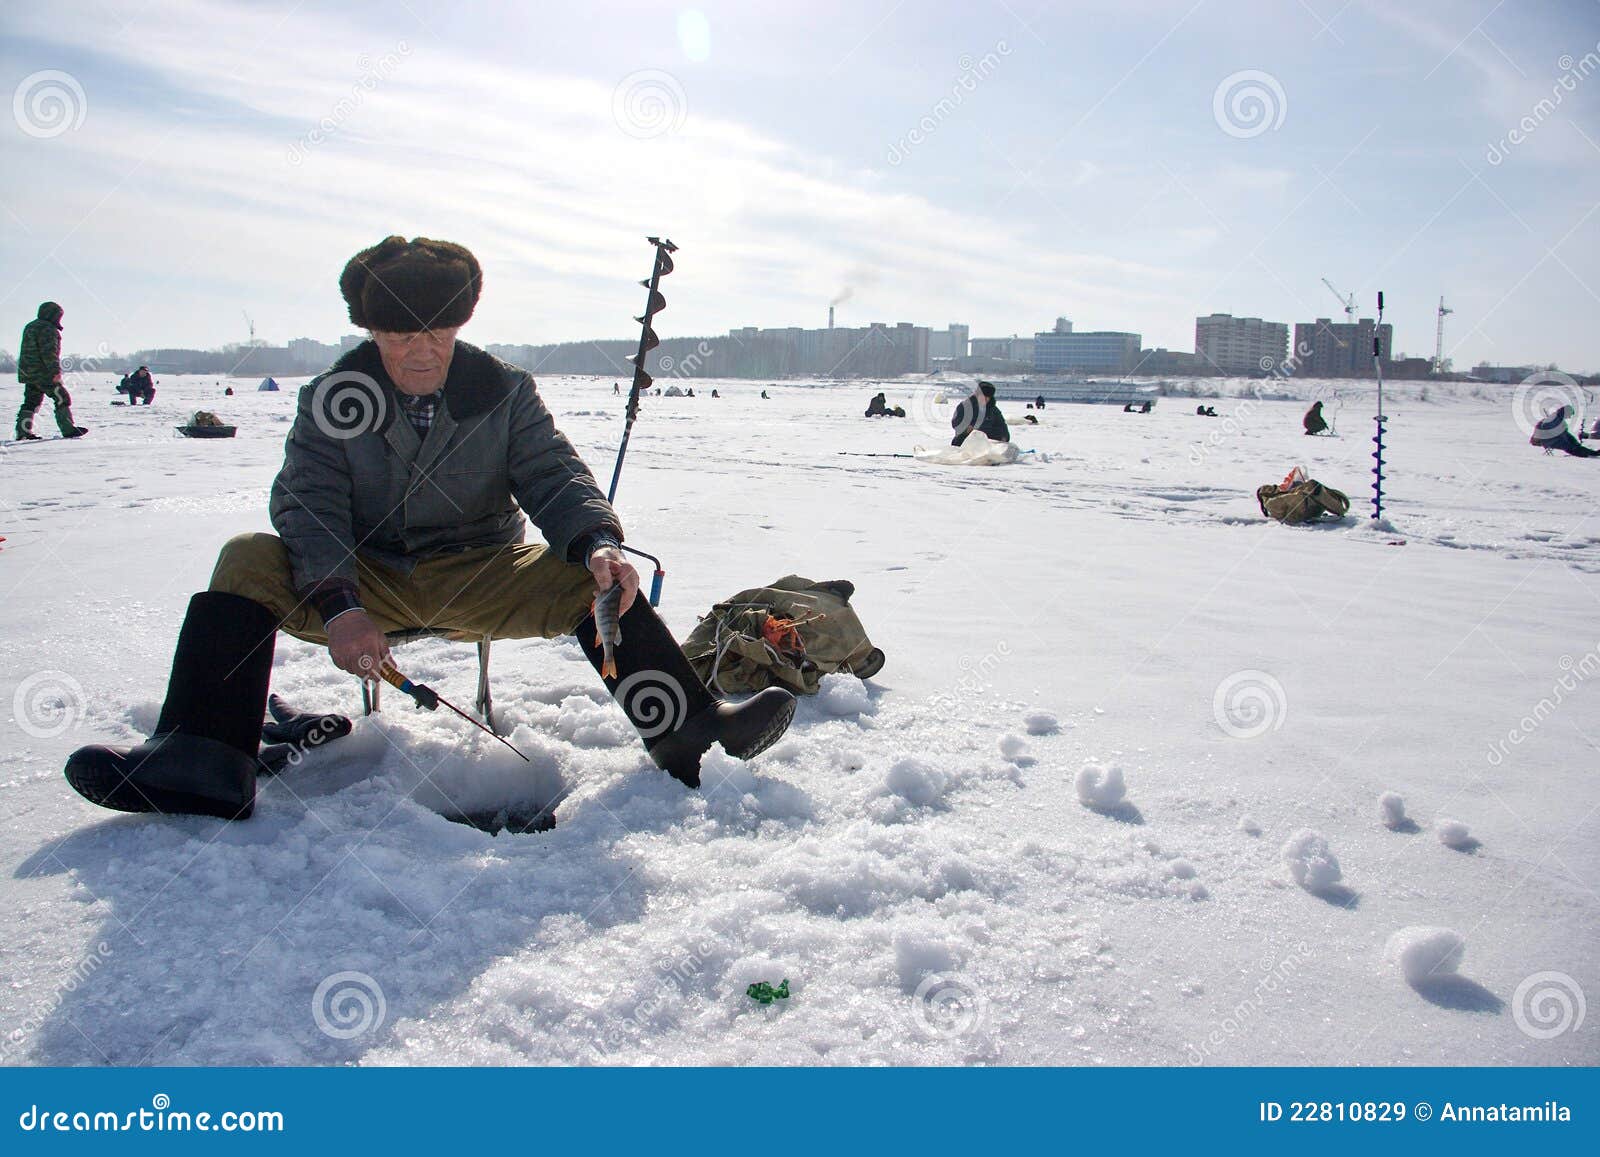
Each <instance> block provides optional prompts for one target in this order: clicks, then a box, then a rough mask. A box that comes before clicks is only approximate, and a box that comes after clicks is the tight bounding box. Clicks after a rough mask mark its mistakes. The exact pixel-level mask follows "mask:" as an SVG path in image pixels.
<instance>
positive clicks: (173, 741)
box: [64, 734, 255, 820]
mask: <svg viewBox="0 0 1600 1157" xmlns="http://www.w3.org/2000/svg"><path fill="white" fill-rule="evenodd" d="M150 743H154V744H156V745H157V746H156V748H155V750H153V751H145V750H143V748H144V747H146V746H149V744H150ZM191 767H193V768H198V769H204V770H205V772H206V773H207V774H208V775H212V776H215V777H216V779H217V781H218V784H219V786H221V785H223V784H226V783H227V782H228V780H229V779H230V777H231V779H232V780H233V782H234V785H235V788H236V791H237V794H236V795H234V796H233V798H219V797H218V795H203V794H201V793H200V792H197V791H191V790H186V789H185V788H186V786H187V785H181V784H182V780H183V779H185V778H192V777H191V776H189V775H188V774H187V769H188V768H191ZM174 772H177V773H178V774H177V775H176V776H174ZM64 774H65V776H66V780H67V783H68V784H69V785H71V787H72V790H74V791H76V792H77V793H78V794H79V795H81V796H82V797H83V798H84V799H86V800H88V801H89V802H90V803H92V804H96V805H98V806H100V807H103V808H109V809H111V810H112V811H119V812H133V813H135V814H157V815H200V816H215V817H217V818H218V819H224V820H243V819H249V818H250V815H251V813H252V812H253V811H254V810H255V760H254V759H252V758H248V757H246V756H243V755H242V754H240V753H239V752H238V751H236V750H235V749H233V748H230V747H228V746H226V745H224V744H221V743H218V742H216V741H214V740H209V739H203V738H200V737H198V736H190V735H182V734H172V735H167V736H163V737H160V738H159V739H157V740H153V741H147V744H145V745H141V747H140V748H135V749H134V750H132V751H126V750H123V749H119V748H112V747H100V746H94V747H85V748H79V749H78V750H77V751H75V752H73V754H72V757H71V758H70V759H68V760H67V766H66V768H65V772H64ZM174 778H176V779H177V780H178V781H179V783H180V785H181V786H164V785H163V784H162V782H161V781H162V780H163V779H165V780H167V781H168V782H169V783H170V782H172V780H173V779H174Z"/></svg>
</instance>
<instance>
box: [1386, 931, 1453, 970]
mask: <svg viewBox="0 0 1600 1157" xmlns="http://www.w3.org/2000/svg"><path fill="white" fill-rule="evenodd" d="M1466 951H1467V941H1466V938H1465V937H1463V936H1462V935H1461V933H1459V932H1456V931H1454V930H1453V929H1450V928H1427V927H1413V928H1402V929H1400V931H1398V932H1396V933H1395V934H1394V935H1393V936H1391V937H1389V943H1388V945H1387V947H1386V949H1385V952H1384V954H1385V955H1386V956H1387V957H1388V958H1389V959H1390V960H1392V961H1394V962H1395V963H1396V964H1398V965H1399V966H1400V971H1401V972H1402V973H1403V974H1404V975H1405V978H1406V981H1407V982H1408V983H1410V984H1421V983H1423V982H1424V981H1428V980H1437V979H1438V978H1439V977H1442V976H1449V975H1450V974H1452V973H1454V972H1455V970H1456V969H1457V968H1459V967H1461V957H1462V956H1463V955H1465V954H1466Z"/></svg>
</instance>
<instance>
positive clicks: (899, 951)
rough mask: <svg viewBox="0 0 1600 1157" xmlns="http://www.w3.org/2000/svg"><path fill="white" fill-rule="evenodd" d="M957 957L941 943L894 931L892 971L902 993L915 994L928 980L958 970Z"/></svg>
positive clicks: (959, 960) (958, 958) (922, 935)
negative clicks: (942, 973)
mask: <svg viewBox="0 0 1600 1157" xmlns="http://www.w3.org/2000/svg"><path fill="white" fill-rule="evenodd" d="M960 966H961V958H960V956H959V955H958V954H957V953H956V952H955V951H954V950H953V949H952V948H951V947H950V946H949V945H948V944H946V943H945V942H944V941H942V940H939V939H936V938H935V937H933V936H929V935H926V934H924V933H921V932H897V933H895V937H894V968H895V972H896V973H897V974H898V976H899V978H900V988H901V990H902V991H904V992H908V993H911V992H915V991H916V990H917V987H918V986H919V985H920V984H921V983H922V982H923V981H924V980H926V979H927V978H928V977H930V976H932V975H934V974H935V973H940V972H955V971H958V970H959V969H960Z"/></svg>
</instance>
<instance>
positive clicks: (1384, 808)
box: [1378, 791, 1406, 828]
mask: <svg viewBox="0 0 1600 1157" xmlns="http://www.w3.org/2000/svg"><path fill="white" fill-rule="evenodd" d="M1378 810H1379V812H1380V813H1381V815H1382V817H1383V826H1384V827H1386V828H1397V827H1400V826H1401V825H1402V824H1404V823H1405V822H1406V801H1405V800H1403V799H1401V798H1400V796H1399V795H1398V794H1397V793H1395V792H1392V791H1386V792H1384V793H1383V794H1382V795H1380V796H1379V797H1378Z"/></svg>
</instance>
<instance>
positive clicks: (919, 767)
mask: <svg viewBox="0 0 1600 1157" xmlns="http://www.w3.org/2000/svg"><path fill="white" fill-rule="evenodd" d="M883 786H884V787H885V788H886V789H887V790H888V791H889V792H890V793H891V794H893V795H897V796H899V797H900V798H901V799H903V800H905V801H906V802H907V803H912V804H916V805H917V806H918V807H927V806H928V805H929V804H933V803H938V802H939V799H940V797H942V796H943V795H944V793H945V789H946V788H947V787H949V786H950V777H949V776H947V775H946V774H945V773H944V772H942V771H940V770H939V769H938V768H937V767H935V766H933V764H931V763H929V762H928V761H927V760H925V759H918V758H916V757H915V756H910V757H907V758H906V759H902V760H898V761H896V763H895V764H894V766H892V767H890V768H889V774H888V775H886V776H884V777H883Z"/></svg>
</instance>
